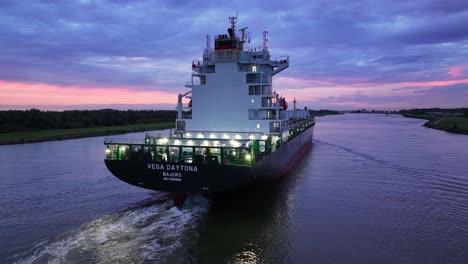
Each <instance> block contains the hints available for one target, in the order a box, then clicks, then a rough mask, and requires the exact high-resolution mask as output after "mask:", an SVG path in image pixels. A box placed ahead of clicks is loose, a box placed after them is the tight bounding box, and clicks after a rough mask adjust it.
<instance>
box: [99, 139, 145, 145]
mask: <svg viewBox="0 0 468 264" xmlns="http://www.w3.org/2000/svg"><path fill="white" fill-rule="evenodd" d="M144 143H145V140H142V139H131V138H105V139H104V144H120V145H131V144H144Z"/></svg>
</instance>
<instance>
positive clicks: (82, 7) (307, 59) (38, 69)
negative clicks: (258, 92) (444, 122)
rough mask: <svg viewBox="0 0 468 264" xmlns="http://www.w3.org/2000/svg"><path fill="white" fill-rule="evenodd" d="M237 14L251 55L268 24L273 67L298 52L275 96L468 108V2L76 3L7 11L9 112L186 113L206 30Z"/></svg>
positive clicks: (1, 31) (0, 80) (0, 86)
mask: <svg viewBox="0 0 468 264" xmlns="http://www.w3.org/2000/svg"><path fill="white" fill-rule="evenodd" d="M194 8H195V9H196V10H197V11H198V12H196V13H193V15H190V16H187V14H188V13H191V11H193V10H194ZM236 10H239V18H238V24H237V27H238V28H242V27H249V28H248V31H249V35H250V36H251V38H252V39H251V40H252V42H251V43H245V46H246V47H245V49H256V48H258V47H259V45H260V44H261V41H262V31H263V30H264V29H265V28H268V29H269V34H270V35H269V37H268V38H269V42H268V46H269V49H270V54H271V55H272V59H274V58H276V57H279V56H283V55H288V56H289V59H290V68H288V69H286V70H285V71H284V72H281V73H280V74H278V76H275V77H274V78H273V80H274V81H273V82H274V85H273V90H275V91H276V92H278V93H279V94H281V95H283V96H285V97H286V98H287V99H288V100H292V99H293V98H294V97H295V98H296V99H297V100H298V102H299V103H298V105H299V107H308V108H309V109H327V108H328V109H335V110H347V109H350V110H352V109H359V108H363V107H365V108H375V109H388V110H397V109H402V108H423V107H436V106H441V107H446V108H453V107H467V106H468V32H467V31H466V27H465V25H466V24H467V23H468V2H466V1H461V0H460V1H458V0H454V1H450V3H439V2H437V1H424V0H416V1H411V2H394V1H390V0H383V1H379V3H378V4H370V3H369V2H367V1H364V0H357V1H352V2H350V1H335V2H330V1H325V0H323V1H322V0H319V1H313V2H309V1H304V0H292V1H288V2H284V1H270V2H269V3H268V5H266V6H265V5H263V4H257V3H239V4H236V6H232V5H231V4H223V5H220V4H219V3H214V2H213V3H209V2H208V3H207V2H202V1H192V2H190V3H184V4H182V3H168V2H164V1H163V2H160V1H157V0H149V1H125V0H124V1H109V0H103V1H93V0H89V1H80V0H72V1H67V3H66V4H65V3H58V2H57V3H55V2H47V3H45V2H42V1H28V2H27V3H25V2H17V1H7V2H6V3H5V4H4V5H3V6H2V9H1V10H0V23H2V27H0V48H1V50H2V53H1V54H0V110H7V109H28V108H32V107H36V108H39V109H54V110H64V109H71V108H77V109H87V108H90V107H91V108H120V109H134V108H136V109H138V108H139V105H140V106H142V107H151V108H154V109H174V106H175V104H176V103H177V94H179V93H185V92H186V91H188V90H189V88H185V87H184V83H185V82H186V81H187V80H190V74H191V62H192V60H199V59H201V55H202V53H203V49H204V48H205V45H206V38H205V36H206V34H209V35H210V36H212V38H211V40H212V41H213V36H214V35H217V34H223V33H225V31H226V28H227V27H228V26H229V24H228V20H227V18H228V16H229V15H233V14H234V13H235V12H236ZM258 12H263V14H264V15H263V16H258ZM30 14H35V15H34V19H31V15H30ZM370 14H372V15H370ZM168 21H171V23H168ZM212 45H213V43H211V46H212Z"/></svg>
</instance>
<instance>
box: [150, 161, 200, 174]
mask: <svg viewBox="0 0 468 264" xmlns="http://www.w3.org/2000/svg"><path fill="white" fill-rule="evenodd" d="M147 165H148V169H151V170H163V171H187V172H189V171H192V172H198V168H197V166H193V165H179V164H159V163H148V164H147Z"/></svg>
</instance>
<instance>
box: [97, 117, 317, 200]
mask: <svg viewBox="0 0 468 264" xmlns="http://www.w3.org/2000/svg"><path fill="white" fill-rule="evenodd" d="M313 131H314V126H311V127H309V128H308V129H306V130H304V131H303V132H302V133H301V134H299V135H297V136H295V137H294V138H292V139H290V140H289V141H288V142H286V143H284V144H283V145H281V147H279V148H278V149H277V150H276V151H274V152H272V153H271V154H270V155H268V156H267V157H265V158H263V159H262V160H260V161H258V162H256V163H255V165H253V166H251V167H247V166H230V165H218V164H187V163H174V162H164V163H162V162H153V161H144V160H105V163H106V166H107V168H108V169H109V171H110V172H111V173H112V174H113V175H115V176H116V177H117V178H119V179H120V180H122V181H124V182H126V183H129V184H132V185H135V186H138V187H142V188H146V189H152V190H158V191H165V192H188V193H210V192H222V191H226V190H230V189H234V188H237V187H240V186H242V185H247V184H262V183H266V182H269V181H271V180H274V179H276V178H279V177H281V176H284V175H286V174H288V173H289V172H290V171H291V170H292V169H293V168H294V167H295V166H296V164H297V163H298V162H299V161H300V160H301V159H302V157H303V156H304V153H305V152H307V151H308V150H309V148H310V147H311V145H312V138H313Z"/></svg>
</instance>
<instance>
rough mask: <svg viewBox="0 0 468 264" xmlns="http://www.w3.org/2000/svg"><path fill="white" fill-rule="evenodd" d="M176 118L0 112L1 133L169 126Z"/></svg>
mask: <svg viewBox="0 0 468 264" xmlns="http://www.w3.org/2000/svg"><path fill="white" fill-rule="evenodd" d="M176 116H177V112H176V111H175V110H126V111H123V110H112V109H102V110H70V111H60V112H58V111H40V110H38V109H30V110H25V111H23V110H8V111H0V133H11V132H28V131H37V130H48V129H66V128H83V127H103V126H123V125H136V124H149V123H159V122H170V121H174V120H175V118H176Z"/></svg>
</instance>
